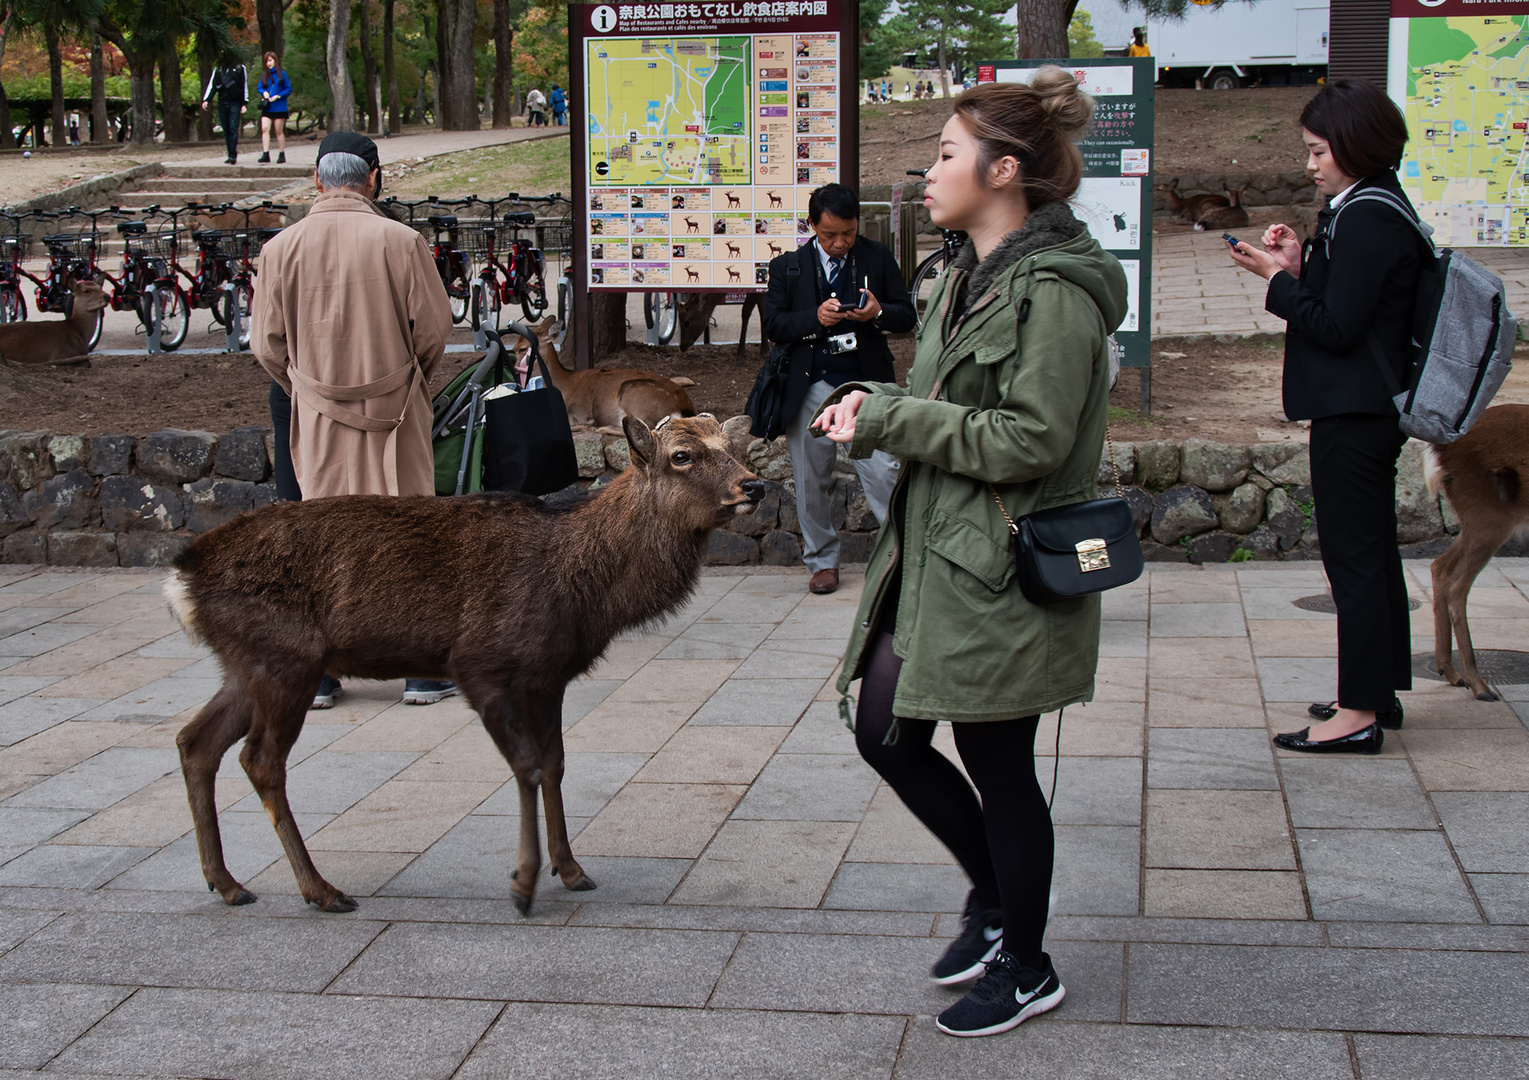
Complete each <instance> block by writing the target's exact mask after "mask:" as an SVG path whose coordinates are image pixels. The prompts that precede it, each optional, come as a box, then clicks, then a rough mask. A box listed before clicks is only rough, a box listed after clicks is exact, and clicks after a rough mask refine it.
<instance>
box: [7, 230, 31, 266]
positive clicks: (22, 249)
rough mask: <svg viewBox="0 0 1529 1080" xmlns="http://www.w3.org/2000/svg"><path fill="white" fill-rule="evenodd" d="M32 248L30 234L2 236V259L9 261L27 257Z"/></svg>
mask: <svg viewBox="0 0 1529 1080" xmlns="http://www.w3.org/2000/svg"><path fill="white" fill-rule="evenodd" d="M31 250H32V238H31V237H30V236H0V259H4V260H5V261H7V262H14V261H16V260H18V259H25V258H26V257H27V255H28V253H30V252H31Z"/></svg>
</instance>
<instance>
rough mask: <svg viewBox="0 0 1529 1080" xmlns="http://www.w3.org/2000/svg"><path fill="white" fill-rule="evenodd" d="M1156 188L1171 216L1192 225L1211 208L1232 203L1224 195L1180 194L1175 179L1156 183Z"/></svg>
mask: <svg viewBox="0 0 1529 1080" xmlns="http://www.w3.org/2000/svg"><path fill="white" fill-rule="evenodd" d="M1157 190H1158V191H1160V192H1162V195H1163V199H1164V200H1165V201H1166V202H1167V203H1168V209H1169V210H1171V211H1173V216H1174V217H1175V218H1177V219H1178V220H1180V221H1182V222H1185V223H1186V224H1190V225H1193V224H1194V223H1195V222H1197V221H1199V220H1200V218H1202V217H1204V216H1205V214H1207V213H1209V212H1210V211H1212V210H1216V209H1221V208H1225V207H1228V206H1231V205H1232V201H1231V200H1230V199H1229V198H1227V197H1226V196H1225V195H1212V194H1209V193H1206V194H1201V195H1180V194H1179V182H1178V180H1177V179H1175V180H1171V181H1169V182H1168V183H1166V184H1158V185H1157Z"/></svg>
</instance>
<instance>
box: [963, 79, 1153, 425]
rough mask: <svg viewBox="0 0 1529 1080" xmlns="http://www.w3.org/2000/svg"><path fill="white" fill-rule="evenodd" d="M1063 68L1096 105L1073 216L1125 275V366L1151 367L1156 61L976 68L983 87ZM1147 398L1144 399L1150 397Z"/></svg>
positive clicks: (1082, 145) (1082, 146)
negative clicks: (1044, 68)
mask: <svg viewBox="0 0 1529 1080" xmlns="http://www.w3.org/2000/svg"><path fill="white" fill-rule="evenodd" d="M1045 64H1058V65H1060V66H1061V67H1063V68H1065V69H1067V70H1068V71H1070V72H1072V74H1073V75H1074V77H1076V78H1077V80H1078V82H1079V84H1080V85H1081V86H1082V88H1083V89H1084V90H1085V91H1087V92H1088V93H1089V94H1091V95H1093V98H1094V122H1093V123H1092V124H1091V125H1090V126H1089V129H1088V131H1087V133H1086V134H1085V135H1084V137H1083V138H1082V139H1080V140H1079V142H1078V149H1079V150H1081V151H1082V153H1083V182H1082V184H1081V185H1079V187H1078V193H1077V195H1076V196H1074V198H1073V212H1074V213H1075V214H1077V216H1078V218H1079V220H1081V221H1083V222H1084V223H1085V224H1086V225H1087V226H1088V230H1089V232H1090V233H1092V234H1093V237H1094V239H1095V240H1097V241H1099V246H1100V247H1102V248H1104V250H1105V251H1108V252H1110V253H1111V254H1112V255H1114V256H1115V257H1116V258H1117V259H1119V260H1120V265H1121V267H1122V268H1123V269H1124V270H1125V274H1126V284H1127V301H1126V317H1125V321H1124V322H1123V323H1121V324H1120V328H1119V329H1118V330H1116V331H1115V340H1117V341H1118V342H1120V344H1121V346H1122V347H1123V348H1124V349H1125V355H1124V356H1123V357H1122V359H1121V363H1122V364H1123V365H1124V366H1126V367H1142V368H1150V367H1151V365H1152V312H1151V295H1152V121H1153V96H1152V80H1153V70H1152V58H1151V57H1144V56H1136V57H1124V56H1110V57H1098V58H1091V59H1088V60H995V61H993V62H992V63H982V64H979V65H978V66H977V81H978V82H995V81H996V82H1028V81H1029V79H1030V76H1031V75H1032V74H1033V73H1034V71H1035V69H1036V68H1038V67H1041V66H1042V65H1045ZM1143 397H1144V398H1145V394H1144V395H1143Z"/></svg>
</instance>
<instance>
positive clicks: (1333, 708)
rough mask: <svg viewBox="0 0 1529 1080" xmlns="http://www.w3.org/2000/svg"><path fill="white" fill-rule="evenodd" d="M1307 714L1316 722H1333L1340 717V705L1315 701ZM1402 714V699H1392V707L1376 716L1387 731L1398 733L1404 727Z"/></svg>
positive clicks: (1332, 702) (1308, 707) (1307, 708)
mask: <svg viewBox="0 0 1529 1080" xmlns="http://www.w3.org/2000/svg"><path fill="white" fill-rule="evenodd" d="M1306 714H1307V715H1308V716H1310V717H1311V718H1312V719H1314V720H1331V719H1332V718H1333V717H1335V716H1337V715H1338V703H1337V702H1336V701H1313V702H1312V703H1311V704H1310V705H1308V706H1307V707H1306ZM1404 715H1405V714H1404V713H1403V712H1402V699H1401V698H1392V699H1391V707H1390V708H1389V709H1384V710H1381V711H1379V712H1377V713H1376V714H1375V720H1376V722H1377V723H1379V724H1380V726H1381V727H1383V728H1385V729H1386V730H1387V731H1396V730H1398V729H1399V728H1400V727H1401V726H1402V719H1403V717H1404Z"/></svg>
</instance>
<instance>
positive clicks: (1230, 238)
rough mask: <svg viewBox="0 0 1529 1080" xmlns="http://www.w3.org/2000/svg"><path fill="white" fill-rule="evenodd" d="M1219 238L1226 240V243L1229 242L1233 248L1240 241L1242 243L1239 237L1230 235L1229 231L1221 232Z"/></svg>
mask: <svg viewBox="0 0 1529 1080" xmlns="http://www.w3.org/2000/svg"><path fill="white" fill-rule="evenodd" d="M1221 239H1223V240H1225V241H1226V242H1227V243H1228V244H1230V245H1231V246H1232V247H1234V248H1235V247H1236V246H1237V245H1238V244H1240V243H1242V241H1241V240H1239V239H1237V238H1236V237H1235V236H1233V235H1232V234H1231V233H1229V232H1224V233H1222V234H1221Z"/></svg>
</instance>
